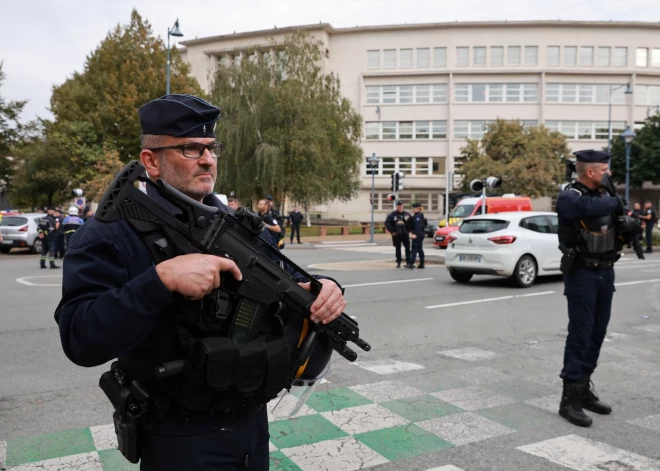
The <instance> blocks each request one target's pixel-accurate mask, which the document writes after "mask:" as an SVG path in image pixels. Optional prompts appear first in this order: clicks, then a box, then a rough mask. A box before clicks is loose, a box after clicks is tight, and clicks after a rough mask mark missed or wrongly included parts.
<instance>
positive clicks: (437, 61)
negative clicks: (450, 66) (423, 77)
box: [433, 47, 447, 67]
mask: <svg viewBox="0 0 660 471" xmlns="http://www.w3.org/2000/svg"><path fill="white" fill-rule="evenodd" d="M433 67H447V48H446V47H434V48H433Z"/></svg>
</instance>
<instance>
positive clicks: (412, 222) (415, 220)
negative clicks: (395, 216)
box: [408, 211, 426, 238]
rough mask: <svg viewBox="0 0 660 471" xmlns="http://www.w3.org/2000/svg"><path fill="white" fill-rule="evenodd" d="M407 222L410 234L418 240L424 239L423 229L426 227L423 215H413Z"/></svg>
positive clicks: (419, 213) (420, 213)
mask: <svg viewBox="0 0 660 471" xmlns="http://www.w3.org/2000/svg"><path fill="white" fill-rule="evenodd" d="M408 221H409V227H410V232H411V233H413V234H415V235H416V236H417V237H418V238H419V237H421V238H424V235H425V234H424V228H425V227H426V218H425V217H424V213H422V212H421V211H420V212H418V213H414V214H413V215H412V216H411V217H410V219H409V220H408Z"/></svg>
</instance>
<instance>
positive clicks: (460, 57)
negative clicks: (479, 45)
mask: <svg viewBox="0 0 660 471" xmlns="http://www.w3.org/2000/svg"><path fill="white" fill-rule="evenodd" d="M468 65H470V48H469V47H457V48H456V67H467V66H468Z"/></svg>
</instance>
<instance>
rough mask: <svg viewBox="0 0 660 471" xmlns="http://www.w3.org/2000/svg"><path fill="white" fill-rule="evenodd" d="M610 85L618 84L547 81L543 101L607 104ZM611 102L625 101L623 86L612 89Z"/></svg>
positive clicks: (621, 102)
mask: <svg viewBox="0 0 660 471" xmlns="http://www.w3.org/2000/svg"><path fill="white" fill-rule="evenodd" d="M610 87H613V88H614V87H619V85H603V84H585V83H581V84H575V83H548V84H546V87H545V101H546V102H549V103H581V104H590V103H600V104H607V103H609V100H610V98H609V97H610ZM612 103H613V104H625V103H626V95H625V89H624V88H623V87H620V88H617V89H616V90H613V91H612Z"/></svg>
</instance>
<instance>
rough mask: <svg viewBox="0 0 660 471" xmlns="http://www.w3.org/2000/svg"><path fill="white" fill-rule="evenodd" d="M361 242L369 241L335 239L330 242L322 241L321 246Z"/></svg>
mask: <svg viewBox="0 0 660 471" xmlns="http://www.w3.org/2000/svg"><path fill="white" fill-rule="evenodd" d="M360 242H367V241H366V240H335V241H330V242H321V245H320V246H319V247H328V246H332V245H341V244H358V243H360Z"/></svg>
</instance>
